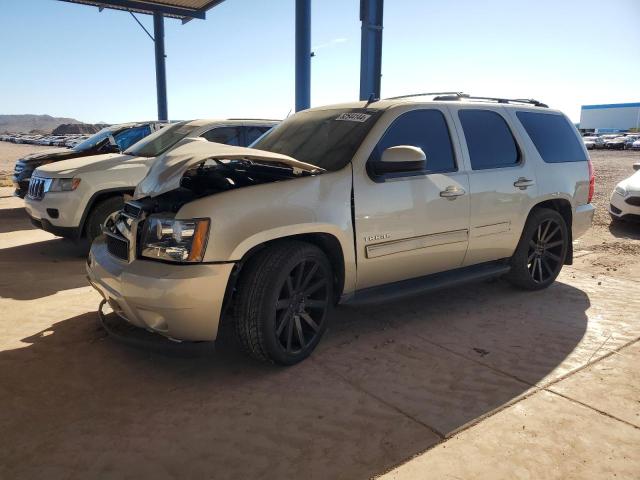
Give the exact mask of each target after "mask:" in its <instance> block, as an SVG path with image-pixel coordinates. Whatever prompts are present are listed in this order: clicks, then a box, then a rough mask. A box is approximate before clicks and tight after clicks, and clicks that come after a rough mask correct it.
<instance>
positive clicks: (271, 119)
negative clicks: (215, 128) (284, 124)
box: [227, 117, 282, 122]
mask: <svg viewBox="0 0 640 480" xmlns="http://www.w3.org/2000/svg"><path fill="white" fill-rule="evenodd" d="M227 120H234V121H239V120H252V121H258V122H281V121H282V120H278V119H277V118H245V117H239V118H227Z"/></svg>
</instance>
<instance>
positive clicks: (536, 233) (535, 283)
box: [505, 207, 569, 290]
mask: <svg viewBox="0 0 640 480" xmlns="http://www.w3.org/2000/svg"><path fill="white" fill-rule="evenodd" d="M568 250H569V230H568V227H567V224H566V222H565V219H564V217H563V216H562V215H560V213H559V212H558V211H556V210H552V209H550V208H543V207H537V208H535V209H534V210H533V211H532V212H531V213H530V215H529V218H527V222H526V223H525V226H524V229H523V231H522V235H521V237H520V242H519V243H518V246H517V247H516V251H515V252H514V254H513V256H512V257H511V260H510V261H509V263H510V266H511V270H510V271H509V273H507V274H506V275H505V278H506V279H507V280H508V281H510V282H511V283H512V284H514V285H515V286H517V287H519V288H523V289H525V290H540V289H542V288H546V287H548V286H549V285H551V284H552V283H553V282H554V280H555V279H556V277H557V276H558V275H559V274H560V270H562V266H563V265H564V263H565V259H566V257H567V252H568Z"/></svg>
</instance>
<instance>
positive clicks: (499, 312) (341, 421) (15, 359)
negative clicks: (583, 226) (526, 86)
mask: <svg viewBox="0 0 640 480" xmlns="http://www.w3.org/2000/svg"><path fill="white" fill-rule="evenodd" d="M592 158H593V160H594V165H595V168H596V172H597V175H598V180H597V187H596V192H597V194H596V204H597V208H598V215H597V217H596V224H595V226H594V228H593V229H592V230H591V231H590V232H589V233H588V234H587V235H586V236H585V237H584V238H581V239H580V240H578V241H577V242H576V245H575V250H576V253H577V257H578V258H577V259H576V264H575V265H574V266H572V267H566V268H565V269H564V270H563V272H562V274H561V276H560V278H559V280H558V281H557V282H556V283H555V284H554V285H552V286H551V287H550V288H549V289H548V290H546V291H543V292H534V293H531V292H521V291H518V290H515V289H513V288H512V287H510V286H509V285H508V284H506V283H505V282H502V281H492V282H484V283H479V284H475V285H466V286H463V287H459V288H453V289H449V290H444V291H441V292H438V293H436V294H432V295H425V296H422V297H415V298H409V299H404V300H401V301H397V302H394V303H390V304H386V305H383V306H376V307H360V308H353V307H351V308H346V307H341V308H338V309H337V311H336V315H335V318H334V321H333V323H332V325H331V327H330V329H329V330H328V332H327V335H326V337H325V338H324V339H323V341H322V342H321V344H320V346H319V347H318V350H317V352H316V353H314V355H313V356H312V357H311V358H310V359H308V360H307V361H305V362H303V363H302V364H300V365H297V366H295V367H291V368H286V369H284V368H274V367H269V366H264V365H260V364H257V363H255V362H253V361H251V360H248V359H247V358H245V357H244V356H242V355H241V354H240V353H238V351H237V350H236V347H235V345H234V344H233V342H232V340H230V339H226V340H225V341H223V342H222V343H221V345H220V346H219V348H218V350H217V351H216V352H215V353H212V354H209V355H205V356H202V357H197V358H188V357H176V356H165V355H160V354H155V353H150V352H148V351H144V350H140V349H132V348H128V347H125V346H123V345H121V344H119V343H117V342H115V341H114V340H113V339H111V338H110V337H108V336H106V335H105V333H104V331H102V330H101V328H99V326H98V321H97V316H96V307H97V305H98V302H99V296H98V295H97V294H96V293H95V292H94V291H93V290H92V289H91V288H90V287H88V286H87V283H86V279H85V276H84V261H85V260H84V259H85V254H86V246H84V245H77V244H74V243H72V242H68V241H65V240H62V239H58V238H55V237H53V236H52V235H50V234H47V233H45V232H43V231H40V230H36V229H33V228H32V227H31V226H30V224H29V222H28V221H27V219H26V217H25V215H24V213H23V209H22V204H21V201H20V200H18V199H16V198H13V197H11V195H10V194H11V189H9V188H2V189H0V332H2V335H0V432H2V448H0V478H7V479H24V478H47V479H57V478H65V479H75V478H83V479H84V478H96V477H101V478H150V477H151V478H154V479H165V478H167V479H169V478H216V479H218V478H233V479H238V478H277V479H284V478H305V479H314V478H318V479H327V478H332V479H333V478H338V479H360V478H363V479H364V478H370V477H372V476H377V475H382V474H385V472H387V473H386V477H385V478H394V479H395V478H398V479H400V478H402V479H404V478H407V479H409V478H411V479H418V478H420V479H421V478H437V479H448V478H450V479H455V478H458V479H459V478H464V479H469V478H483V479H486V478H491V479H509V480H511V479H513V478H530V479H541V478H544V479H584V478H589V479H596V478H614V477H615V478H629V479H631V478H634V479H637V478H639V477H640V456H639V455H638V451H640V373H639V369H638V364H639V363H640V342H638V340H639V339H640V313H639V312H640V296H639V295H638V292H639V287H640V255H639V252H640V250H639V249H640V226H639V225H621V226H615V227H610V224H609V221H608V218H607V216H606V210H605V207H606V204H607V203H608V195H609V193H610V192H611V190H612V189H613V187H614V185H615V183H617V182H618V181H620V180H622V179H623V178H625V177H626V176H628V175H630V174H631V173H632V170H631V165H632V163H633V162H634V161H640V154H638V153H625V152H610V153H609V152H606V153H605V152H594V153H593V155H592Z"/></svg>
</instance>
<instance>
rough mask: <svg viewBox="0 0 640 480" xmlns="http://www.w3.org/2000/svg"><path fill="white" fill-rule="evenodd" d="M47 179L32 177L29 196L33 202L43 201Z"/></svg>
mask: <svg viewBox="0 0 640 480" xmlns="http://www.w3.org/2000/svg"><path fill="white" fill-rule="evenodd" d="M46 185H47V179H46V178H40V177H32V178H31V181H30V182H29V190H28V192H27V196H28V197H29V198H31V199H32V200H42V199H43V198H44V194H45V191H46Z"/></svg>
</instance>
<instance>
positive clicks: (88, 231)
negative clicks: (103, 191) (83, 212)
mask: <svg viewBox="0 0 640 480" xmlns="http://www.w3.org/2000/svg"><path fill="white" fill-rule="evenodd" d="M123 207H124V198H123V197H120V196H117V197H109V198H107V199H105V200H101V201H100V202H97V203H96V204H95V205H94V206H93V207H92V208H91V212H90V213H89V216H88V217H87V221H86V223H85V229H84V232H85V236H86V237H87V238H88V239H89V241H90V242H93V241H94V240H95V238H96V237H98V236H100V235H101V234H102V224H103V223H104V222H105V220H106V219H107V217H108V216H109V215H111V214H112V213H113V212H117V211H118V210H122V208H123Z"/></svg>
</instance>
